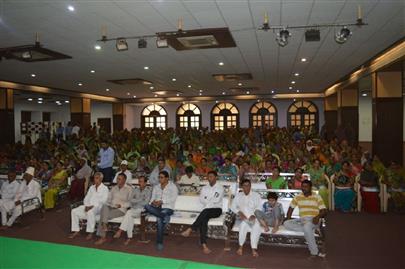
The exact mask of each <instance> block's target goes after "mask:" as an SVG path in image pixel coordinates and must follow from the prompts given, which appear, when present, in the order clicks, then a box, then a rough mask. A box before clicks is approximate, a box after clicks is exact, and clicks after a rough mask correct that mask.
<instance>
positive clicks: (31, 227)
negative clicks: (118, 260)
mask: <svg viewBox="0 0 405 269" xmlns="http://www.w3.org/2000/svg"><path fill="white" fill-rule="evenodd" d="M404 228H405V216H404V215H393V214H379V215H371V214H365V213H361V214H358V213H356V214H342V213H337V212H330V213H329V214H328V218H327V233H326V248H327V257H326V259H319V260H315V261H309V260H307V257H308V254H309V253H308V250H307V249H306V248H291V247H275V246H261V245H259V254H260V257H258V258H252V257H251V255H250V252H249V249H248V247H247V246H246V248H245V253H244V255H243V256H238V255H236V253H235V251H236V248H237V243H236V242H235V243H233V245H232V251H230V252H225V251H224V250H223V246H224V244H223V241H222V240H209V246H210V248H211V249H212V250H213V253H211V254H210V255H205V254H203V253H202V252H201V250H200V248H199V245H198V239H197V238H196V237H190V238H183V237H180V236H167V237H165V243H164V250H163V251H162V252H158V251H157V250H155V246H154V243H153V240H154V236H153V235H148V238H150V239H151V242H150V243H148V244H145V243H140V242H137V241H135V240H134V242H133V243H131V244H130V245H129V246H124V245H123V242H124V238H122V239H116V240H113V239H111V236H110V237H109V238H110V239H109V241H108V242H106V243H105V244H104V245H102V246H95V245H94V240H93V241H86V240H85V236H79V237H78V238H75V239H68V235H69V231H70V211H69V208H68V207H65V208H62V209H58V210H53V211H48V212H46V213H45V218H44V219H40V218H39V216H38V215H37V214H31V215H28V216H26V217H25V218H24V219H23V220H22V222H21V223H19V224H16V225H15V226H14V227H13V228H11V229H8V230H6V231H0V236H4V237H14V238H21V239H28V240H35V241H44V242H52V243H59V244H68V245H75V246H81V247H87V248H94V249H102V250H111V251H118V252H125V253H132V254H141V255H148V256H152V257H164V258H172V259H180V260H188V261H194V262H202V263H209V264H218V265H226V266H233V267H243V268H384V269H388V268H390V269H391V268H398V269H399V268H405V255H404V254H405V229H404ZM135 239H136V238H135ZM0 263H1V261H0ZM0 265H1V264H0ZM0 267H1V266H0Z"/></svg>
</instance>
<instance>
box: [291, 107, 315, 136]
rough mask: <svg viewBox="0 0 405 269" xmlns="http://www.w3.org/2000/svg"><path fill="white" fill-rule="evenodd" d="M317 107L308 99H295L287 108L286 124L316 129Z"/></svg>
mask: <svg viewBox="0 0 405 269" xmlns="http://www.w3.org/2000/svg"><path fill="white" fill-rule="evenodd" d="M318 121H319V119H318V108H317V107H316V106H315V104H314V103H312V102H310V101H297V102H294V103H292V104H291V106H290V107H289V108H288V126H293V127H294V126H296V127H309V126H312V125H313V126H314V127H315V128H316V130H318Z"/></svg>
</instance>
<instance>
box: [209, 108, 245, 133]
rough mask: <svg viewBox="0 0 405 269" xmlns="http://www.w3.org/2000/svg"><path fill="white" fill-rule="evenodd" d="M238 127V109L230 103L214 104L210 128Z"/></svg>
mask: <svg viewBox="0 0 405 269" xmlns="http://www.w3.org/2000/svg"><path fill="white" fill-rule="evenodd" d="M232 127H239V110H238V108H237V107H236V106H235V105H234V104H231V103H219V104H216V105H215V106H214V107H213V108H212V110H211V129H213V130H224V129H226V128H232Z"/></svg>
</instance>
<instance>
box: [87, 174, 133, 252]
mask: <svg viewBox="0 0 405 269" xmlns="http://www.w3.org/2000/svg"><path fill="white" fill-rule="evenodd" d="M126 180H127V176H126V175H125V174H124V173H121V174H119V175H118V177H117V185H115V186H114V187H112V189H111V190H110V193H109V194H108V199H107V203H106V204H105V205H103V207H102V208H101V212H100V223H99V225H98V227H97V234H98V235H99V236H100V239H99V240H97V241H96V242H95V244H96V245H101V244H103V243H104V242H105V241H107V239H106V236H107V224H108V221H109V220H111V219H114V218H118V217H122V216H124V215H125V213H126V212H127V210H128V208H129V207H130V205H131V198H132V187H131V186H129V185H127V184H126Z"/></svg>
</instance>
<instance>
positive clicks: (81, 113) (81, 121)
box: [70, 98, 91, 130]
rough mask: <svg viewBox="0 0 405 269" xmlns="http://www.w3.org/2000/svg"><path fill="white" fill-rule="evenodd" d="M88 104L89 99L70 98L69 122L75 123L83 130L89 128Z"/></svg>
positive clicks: (89, 108)
mask: <svg viewBox="0 0 405 269" xmlns="http://www.w3.org/2000/svg"><path fill="white" fill-rule="evenodd" d="M90 104H91V100H90V99H89V98H70V121H71V122H72V123H73V124H74V123H77V124H78V125H79V126H80V128H82V129H84V130H89V129H90V128H91V121H90V110H91V106H90Z"/></svg>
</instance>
